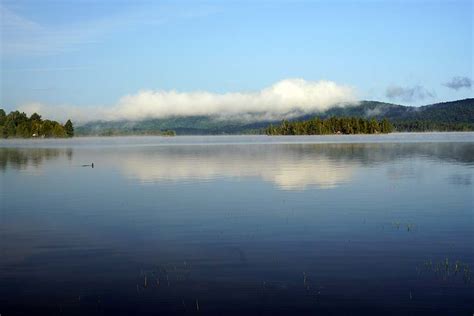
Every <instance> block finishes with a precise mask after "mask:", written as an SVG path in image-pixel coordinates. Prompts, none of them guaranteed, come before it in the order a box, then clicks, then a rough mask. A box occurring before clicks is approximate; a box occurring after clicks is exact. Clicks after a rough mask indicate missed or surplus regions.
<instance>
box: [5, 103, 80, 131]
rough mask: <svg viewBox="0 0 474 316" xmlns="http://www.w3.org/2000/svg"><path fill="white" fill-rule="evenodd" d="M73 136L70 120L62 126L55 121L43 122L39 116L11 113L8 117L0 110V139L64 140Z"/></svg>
mask: <svg viewBox="0 0 474 316" xmlns="http://www.w3.org/2000/svg"><path fill="white" fill-rule="evenodd" d="M73 136H74V126H73V124H72V122H71V120H67V122H66V123H65V124H64V125H63V124H61V123H59V122H57V121H52V120H43V119H42V118H41V115H39V114H37V113H33V114H32V115H31V116H30V117H28V116H27V115H26V114H25V113H23V112H19V111H12V112H10V113H9V114H8V115H7V114H6V113H5V110H3V109H0V137H1V138H35V137H40V138H66V137H73Z"/></svg>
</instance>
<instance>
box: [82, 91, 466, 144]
mask: <svg viewBox="0 0 474 316" xmlns="http://www.w3.org/2000/svg"><path fill="white" fill-rule="evenodd" d="M332 116H335V117H362V118H372V117H373V118H376V119H378V120H380V119H382V118H387V119H389V120H390V121H391V122H392V123H393V125H394V126H395V128H396V130H397V131H474V98H469V99H464V100H457V101H450V102H443V103H435V104H430V105H425V106H421V107H413V106H404V105H398V104H392V103H384V102H378V101H361V102H359V103H358V104H356V105H350V106H345V107H334V108H331V109H329V110H327V111H324V112H316V113H311V114H305V115H301V116H297V117H294V118H291V119H289V121H301V120H308V119H310V118H313V117H320V118H328V117H332ZM280 122H281V120H262V121H256V122H251V123H249V122H248V121H247V122H246V121H243V120H235V119H222V118H216V117H212V116H181V117H170V118H163V119H146V120H142V121H127V120H122V121H95V122H89V123H86V124H84V125H82V126H78V127H77V128H76V134H77V135H135V134H137V135H146V134H159V133H160V131H164V130H174V131H176V133H177V134H178V135H209V134H259V133H263V129H264V128H266V127H267V126H268V125H269V124H278V123H280Z"/></svg>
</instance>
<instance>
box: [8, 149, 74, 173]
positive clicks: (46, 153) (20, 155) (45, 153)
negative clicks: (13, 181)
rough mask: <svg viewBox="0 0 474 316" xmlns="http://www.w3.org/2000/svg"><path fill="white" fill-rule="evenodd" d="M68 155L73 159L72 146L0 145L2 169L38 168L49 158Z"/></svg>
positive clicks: (53, 158)
mask: <svg viewBox="0 0 474 316" xmlns="http://www.w3.org/2000/svg"><path fill="white" fill-rule="evenodd" d="M64 156H66V157H67V158H68V159H69V160H71V159H72V156H73V150H72V149H71V148H67V149H66V148H63V149H58V148H1V147H0V170H2V171H4V170H6V169H7V168H12V169H17V170H29V169H38V168H40V167H41V165H42V164H43V163H44V162H45V161H48V160H55V159H57V158H59V157H64Z"/></svg>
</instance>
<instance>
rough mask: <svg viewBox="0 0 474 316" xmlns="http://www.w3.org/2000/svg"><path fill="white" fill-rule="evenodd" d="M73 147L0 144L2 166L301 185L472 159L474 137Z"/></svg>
mask: <svg viewBox="0 0 474 316" xmlns="http://www.w3.org/2000/svg"><path fill="white" fill-rule="evenodd" d="M74 150H75V152H74V151H73V149H72V148H0V169H1V170H5V169H6V168H7V167H8V166H11V167H12V168H13V169H28V168H34V169H38V168H40V167H41V165H42V164H43V163H44V161H48V160H53V159H58V158H60V157H64V156H66V157H67V158H68V159H69V160H72V161H73V162H74V163H73V165H78V166H80V165H83V164H85V163H87V164H89V163H91V162H95V164H96V165H97V166H98V167H100V168H110V167H112V168H115V169H116V170H119V171H120V172H121V173H122V174H123V175H124V176H125V177H127V178H129V179H132V180H136V181H139V182H141V183H157V182H163V181H172V182H190V181H211V180H214V179H219V178H237V179H244V178H247V179H251V178H259V179H261V180H263V181H266V182H269V183H272V184H274V185H275V186H276V187H278V188H280V189H284V190H301V189H306V188H309V187H318V188H335V187H337V186H338V185H341V184H344V183H348V182H350V181H351V179H352V178H353V177H354V175H355V174H356V171H357V170H358V169H359V168H361V167H364V166H374V165H376V164H380V163H387V162H395V161H400V160H403V159H411V160H413V159H416V158H420V159H428V160H442V161H450V162H455V163H461V164H466V165H472V164H473V163H474V145H473V144H472V143H420V144H414V143H388V144H380V143H372V144H370V143H366V144H258V145H242V144H219V145H212V146H209V145H194V146H190V145H180V146H142V147H135V146H133V147H130V146H117V147H115V148H107V147H106V148H102V149H97V148H94V149H91V148H81V147H77V148H75V149H74ZM73 153H74V154H73ZM73 156H74V157H73ZM419 172H420V170H417V168H416V166H413V165H403V166H397V165H394V164H392V165H391V166H390V167H389V168H388V170H387V173H388V176H389V177H390V178H392V179H398V178H404V177H417V176H419ZM417 173H418V174H417ZM449 181H450V183H453V184H463V185H470V184H471V175H470V174H456V175H451V176H449Z"/></svg>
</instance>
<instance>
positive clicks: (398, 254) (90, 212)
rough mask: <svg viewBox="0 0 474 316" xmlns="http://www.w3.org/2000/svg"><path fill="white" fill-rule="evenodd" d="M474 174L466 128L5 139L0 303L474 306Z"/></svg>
mask: <svg viewBox="0 0 474 316" xmlns="http://www.w3.org/2000/svg"><path fill="white" fill-rule="evenodd" d="M92 162H94V168H91V167H90V164H91V163H92ZM85 165H89V166H86V167H84V166H85ZM473 177H474V139H473V136H472V134H470V133H459V134H443V133H438V134H425V135H422V134H420V135H411V134H405V135H384V136H373V137H371V136H348V137H332V136H329V137H293V138H291V137H264V136H258V137H254V136H249V137H175V138H161V137H143V138H134V137H130V138H90V139H80V138H79V139H73V140H45V141H36V142H35V141H2V143H0V180H1V181H0V183H1V185H2V189H1V190H0V198H1V199H0V200H1V203H2V205H1V207H2V212H1V214H0V218H1V243H0V252H1V258H2V260H1V261H0V284H1V285H0V306H1V308H2V311H1V312H2V313H3V312H5V313H6V314H13V315H16V314H25V315H26V314H31V313H32V312H33V311H35V312H36V313H39V314H60V313H61V312H62V313H63V314H68V315H81V314H88V315H103V314H110V315H117V314H130V313H140V314H156V313H170V312H176V311H179V312H187V313H196V312H198V311H197V305H198V306H199V313H204V314H220V313H223V314H232V313H235V314H279V313H281V314H284V313H288V312H290V311H291V312H292V313H299V314H317V313H320V314H344V313H346V314H347V313H349V314H360V315H367V314H368V312H367V311H370V312H373V314H374V315H375V314H380V313H384V314H398V315H399V314H410V313H412V314H416V315H419V314H426V315H428V314H429V315H433V314H439V315H443V314H451V313H454V314H462V313H466V312H469V313H470V312H472V309H473V308H474V306H473V303H472V302H473V301H474V300H473V298H474V297H473V293H474V292H473V290H474V287H473V283H472V275H471V273H472V272H471V271H472V267H473V266H474V252H473V244H472V240H474V238H473V237H474V235H473V229H472V228H473V224H474V223H473V209H474V207H473V184H472V183H473V179H474V178H473ZM446 260H447V261H446ZM446 262H447V264H446ZM145 280H146V281H145ZM25 301H26V302H28V305H24V304H23V302H25Z"/></svg>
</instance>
